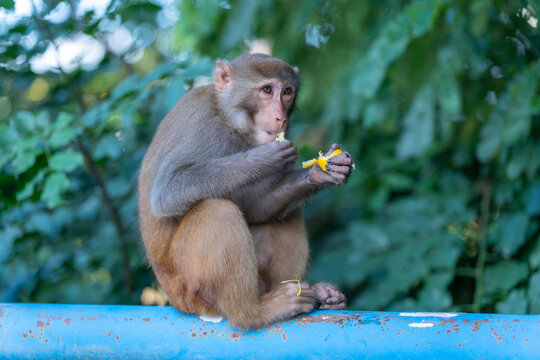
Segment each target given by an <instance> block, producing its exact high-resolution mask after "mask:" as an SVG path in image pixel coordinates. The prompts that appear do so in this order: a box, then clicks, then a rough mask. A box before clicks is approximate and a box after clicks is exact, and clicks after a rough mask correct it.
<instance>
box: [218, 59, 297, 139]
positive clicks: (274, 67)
mask: <svg viewBox="0 0 540 360" xmlns="http://www.w3.org/2000/svg"><path fill="white" fill-rule="evenodd" d="M298 85H299V81H298V69H296V68H293V67H292V66H290V65H289V64H287V63H286V62H284V61H283V60H280V59H278V58H275V57H272V56H268V55H263V54H246V55H241V56H239V57H237V58H236V59H234V60H233V61H232V62H231V63H230V64H229V63H227V62H225V61H222V60H218V61H217V62H216V67H215V72H214V86H215V88H216V90H217V91H218V98H219V104H220V107H221V110H222V112H223V114H224V116H225V117H226V120H227V121H229V122H230V123H231V124H232V125H233V126H234V127H235V128H236V129H237V130H238V131H240V132H241V133H245V134H248V135H249V136H250V138H251V139H252V140H253V141H254V143H255V144H257V145H260V144H265V143H268V142H271V141H274V139H275V138H276V135H277V133H279V132H280V131H286V130H287V126H288V125H289V117H290V115H291V114H292V112H293V110H294V105H295V99H296V93H297V91H298Z"/></svg>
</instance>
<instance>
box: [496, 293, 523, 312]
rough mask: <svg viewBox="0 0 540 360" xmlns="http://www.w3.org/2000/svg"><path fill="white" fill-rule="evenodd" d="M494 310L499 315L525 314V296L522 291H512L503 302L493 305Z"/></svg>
mask: <svg viewBox="0 0 540 360" xmlns="http://www.w3.org/2000/svg"><path fill="white" fill-rule="evenodd" d="M495 310H496V311H497V312H498V313H500V314H525V313H527V296H526V294H525V290H524V289H514V290H512V291H511V292H510V295H508V296H507V297H506V299H504V300H503V301H500V302H498V303H497V304H496V305H495Z"/></svg>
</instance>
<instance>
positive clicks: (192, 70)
mask: <svg viewBox="0 0 540 360" xmlns="http://www.w3.org/2000/svg"><path fill="white" fill-rule="evenodd" d="M213 67H214V63H213V61H212V60H210V58H207V57H205V58H202V59H200V60H199V61H197V62H195V63H193V64H191V65H189V66H188V67H187V68H185V69H184V70H183V71H182V72H181V73H180V76H181V77H182V78H183V79H194V78H196V77H199V76H209V75H210V74H211V73H212V69H213Z"/></svg>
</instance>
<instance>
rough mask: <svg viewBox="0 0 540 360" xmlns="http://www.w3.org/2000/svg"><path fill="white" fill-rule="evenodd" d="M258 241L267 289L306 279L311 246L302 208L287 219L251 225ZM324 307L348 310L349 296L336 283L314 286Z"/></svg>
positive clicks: (256, 247) (256, 244)
mask: <svg viewBox="0 0 540 360" xmlns="http://www.w3.org/2000/svg"><path fill="white" fill-rule="evenodd" d="M250 230H251V233H252V234H253V239H254V242H255V251H256V256H257V260H258V263H259V274H260V277H261V282H263V283H264V285H265V288H266V290H269V289H272V288H274V287H275V286H277V285H279V284H280V283H281V281H283V280H289V279H302V278H303V276H304V273H305V270H306V265H307V260H308V252H309V246H308V241H307V234H306V230H305V227H304V219H303V217H302V213H301V211H300V210H298V211H296V212H295V213H294V214H292V215H291V216H290V217H289V218H288V219H287V220H285V221H280V222H272V223H268V224H262V225H256V226H251V227H250ZM312 288H313V289H314V290H315V294H316V296H317V298H318V300H319V302H320V303H321V305H320V307H319V309H322V310H344V309H345V307H346V299H345V295H343V293H341V292H340V291H339V290H338V289H337V288H336V287H335V286H334V285H332V284H329V283H318V284H315V285H312Z"/></svg>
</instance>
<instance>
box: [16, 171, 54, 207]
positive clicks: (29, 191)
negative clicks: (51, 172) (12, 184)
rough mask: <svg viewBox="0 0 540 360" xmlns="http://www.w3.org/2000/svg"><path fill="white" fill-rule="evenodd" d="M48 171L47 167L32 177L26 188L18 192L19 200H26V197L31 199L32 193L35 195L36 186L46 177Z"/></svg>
mask: <svg viewBox="0 0 540 360" xmlns="http://www.w3.org/2000/svg"><path fill="white" fill-rule="evenodd" d="M46 173H47V169H41V170H40V171H39V172H38V173H37V175H36V176H34V177H33V178H32V180H30V181H28V182H27V183H26V184H25V185H24V188H23V189H22V190H21V191H19V192H18V193H17V196H16V198H17V201H24V200H26V199H29V198H30V197H31V196H32V195H34V188H35V186H36V184H37V183H38V182H40V181H41V180H43V178H44V177H45V174H46Z"/></svg>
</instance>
